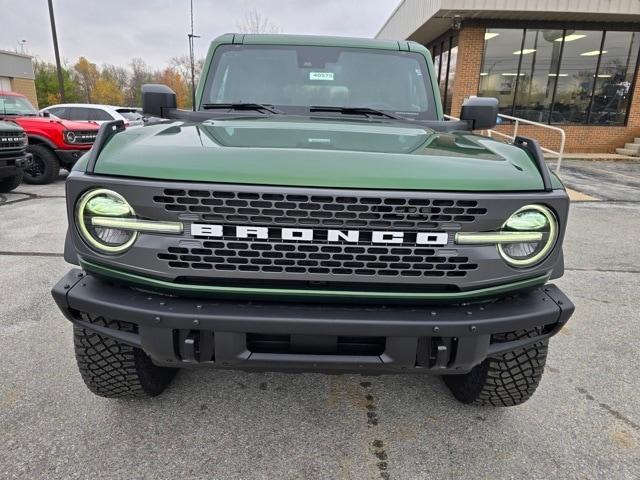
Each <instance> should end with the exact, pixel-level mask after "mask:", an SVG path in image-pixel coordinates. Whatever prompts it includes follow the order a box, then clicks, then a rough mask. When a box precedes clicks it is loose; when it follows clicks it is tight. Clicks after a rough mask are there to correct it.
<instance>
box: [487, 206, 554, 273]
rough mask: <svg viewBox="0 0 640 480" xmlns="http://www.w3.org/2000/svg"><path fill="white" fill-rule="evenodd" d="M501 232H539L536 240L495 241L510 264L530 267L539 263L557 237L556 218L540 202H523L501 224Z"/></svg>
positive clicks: (499, 250) (551, 247) (501, 254)
mask: <svg viewBox="0 0 640 480" xmlns="http://www.w3.org/2000/svg"><path fill="white" fill-rule="evenodd" d="M500 231H501V232H511V234H513V233H515V232H522V233H527V232H528V233H539V234H541V238H540V239H539V240H537V241H522V242H504V243H498V244H497V246H498V252H500V256H501V257H502V258H503V259H504V260H505V261H506V262H507V263H508V264H510V265H512V266H514V267H531V266H533V265H535V264H537V263H540V262H541V261H542V260H544V258H546V256H547V255H548V254H549V252H550V251H551V250H552V249H553V247H554V245H555V244H556V240H557V239H558V221H557V220H556V216H555V215H554V214H553V212H552V211H551V210H550V209H548V208H547V207H545V206H542V205H526V206H524V207H522V208H520V209H519V210H517V211H516V212H515V213H514V214H513V215H511V217H509V219H508V220H507V221H506V222H505V223H504V224H503V225H502V228H501V230H500Z"/></svg>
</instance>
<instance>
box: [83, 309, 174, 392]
mask: <svg viewBox="0 0 640 480" xmlns="http://www.w3.org/2000/svg"><path fill="white" fill-rule="evenodd" d="M83 319H84V320H86V321H90V322H91V323H95V324H97V325H100V326H104V327H108V328H113V329H117V330H124V331H134V327H133V325H132V324H130V323H127V322H120V321H117V320H106V319H103V318H101V317H98V318H94V319H90V318H88V317H84V318H83ZM73 336H74V347H75V353H76V361H77V362H78V369H79V370H80V375H81V376H82V380H84V383H85V384H86V385H87V387H89V390H91V391H92V392H93V393H95V394H96V395H99V396H101V397H106V398H134V397H155V396H156V395H159V394H160V393H162V392H163V391H164V389H165V388H166V387H167V386H168V385H169V383H170V382H171V380H172V379H173V377H174V376H175V374H176V371H177V370H176V369H173V368H163V367H158V366H156V365H154V364H153V363H152V362H151V359H150V358H149V357H148V356H147V355H146V354H145V353H144V352H143V351H142V350H140V349H139V348H135V347H131V346H129V345H126V344H124V343H120V342H118V341H117V340H114V339H112V338H109V337H105V336H102V335H100V334H98V333H95V332H92V331H91V330H87V329H84V328H80V327H77V326H74V327H73Z"/></svg>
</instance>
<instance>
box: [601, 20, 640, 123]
mask: <svg viewBox="0 0 640 480" xmlns="http://www.w3.org/2000/svg"><path fill="white" fill-rule="evenodd" d="M639 46H640V34H638V32H607V33H606V36H605V41H604V46H603V48H602V56H601V60H600V68H599V70H598V77H597V78H596V89H595V95H594V96H593V105H592V107H591V115H590V123H595V124H604V125H606V124H611V125H621V124H623V123H624V121H625V117H626V112H627V107H628V105H629V99H630V96H631V85H632V84H633V74H634V72H635V69H636V60H637V58H638V47H639Z"/></svg>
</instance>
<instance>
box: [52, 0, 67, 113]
mask: <svg viewBox="0 0 640 480" xmlns="http://www.w3.org/2000/svg"><path fill="white" fill-rule="evenodd" d="M49 19H50V20H51V35H52V36H53V51H54V53H55V55H56V70H57V71H58V90H59V92H60V103H64V79H63V78H62V67H61V66H60V52H59V51H58V34H57V33H56V19H55V18H54V16H53V0H49Z"/></svg>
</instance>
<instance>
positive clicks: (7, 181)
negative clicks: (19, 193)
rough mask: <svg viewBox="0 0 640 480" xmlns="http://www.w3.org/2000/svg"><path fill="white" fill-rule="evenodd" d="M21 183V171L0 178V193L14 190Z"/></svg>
mask: <svg viewBox="0 0 640 480" xmlns="http://www.w3.org/2000/svg"><path fill="white" fill-rule="evenodd" d="M21 183H22V172H20V173H18V174H17V175H14V176H13V177H6V178H2V179H0V193H7V192H10V191H11V190H15V189H16V188H18V186H19V185H20V184H21Z"/></svg>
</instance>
